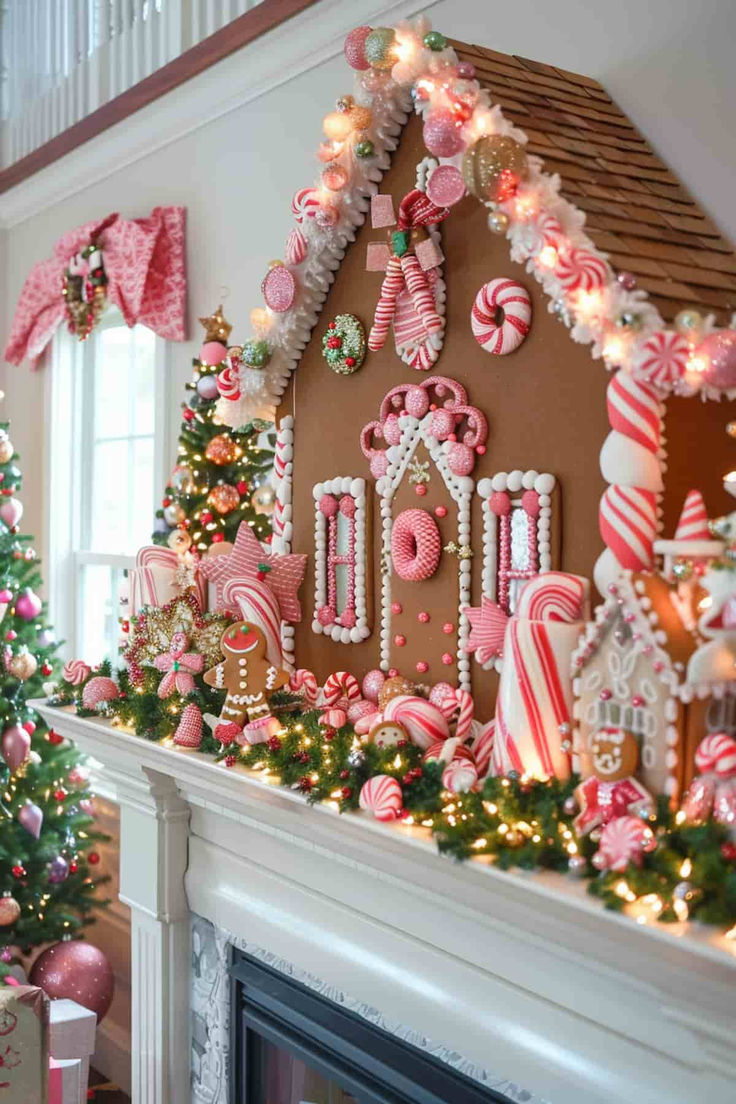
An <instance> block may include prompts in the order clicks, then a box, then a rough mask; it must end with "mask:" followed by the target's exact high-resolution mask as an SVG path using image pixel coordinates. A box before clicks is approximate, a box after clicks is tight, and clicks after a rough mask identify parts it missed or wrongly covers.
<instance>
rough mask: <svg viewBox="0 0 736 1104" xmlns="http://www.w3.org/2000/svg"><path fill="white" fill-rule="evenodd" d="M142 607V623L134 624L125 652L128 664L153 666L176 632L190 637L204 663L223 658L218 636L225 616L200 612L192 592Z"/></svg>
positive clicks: (210, 663)
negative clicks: (161, 604)
mask: <svg viewBox="0 0 736 1104" xmlns="http://www.w3.org/2000/svg"><path fill="white" fill-rule="evenodd" d="M143 610H144V612H145V617H144V618H143V622H142V624H139V623H138V622H134V623H133V626H132V632H131V641H130V646H129V648H128V649H127V651H126V652H125V657H126V659H127V660H128V662H129V663H131V662H132V664H133V665H135V666H148V667H150V666H152V665H153V661H154V659H155V658H156V656H158V655H161V653H162V652H168V650H169V647H170V646H171V638H172V636H173V635H174V633H176V632H183V633H184V634H185V635H186V636H187V637H188V638H189V644H190V650H191V651H193V652H198V653H199V654H200V655H203V656H204V659H205V664H206V666H208V667H210V666H212V665H213V664H215V663H219V662H220V660H221V659H222V653H221V652H220V639H221V637H222V634H223V632H224V631H225V628H226V626H227V624H228V621H227V618H226V617H224V616H223V615H222V614H220V613H201V611H200V610H199V607H198V606H197V602H196V600H195V599H194V598H193V597H192V595H191V594H181V595H179V596H178V597H176V598H172V599H171V601H170V602H167V603H166V605H165V606H144V607H143Z"/></svg>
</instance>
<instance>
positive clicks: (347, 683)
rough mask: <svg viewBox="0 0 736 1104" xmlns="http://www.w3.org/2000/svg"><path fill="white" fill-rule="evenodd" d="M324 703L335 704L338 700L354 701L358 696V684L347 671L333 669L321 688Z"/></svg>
mask: <svg viewBox="0 0 736 1104" xmlns="http://www.w3.org/2000/svg"><path fill="white" fill-rule="evenodd" d="M322 693H323V694H324V699H325V705H337V703H338V702H339V701H342V700H343V699H346V700H347V701H349V702H351V701H355V700H356V698H359V697H360V685H359V683H358V680H357V679H356V677H355V675H351V674H350V672H349V671H333V673H332V674H331V675H330V676H329V677H328V679H327V681H326V682H325V684H324V687H323V689H322Z"/></svg>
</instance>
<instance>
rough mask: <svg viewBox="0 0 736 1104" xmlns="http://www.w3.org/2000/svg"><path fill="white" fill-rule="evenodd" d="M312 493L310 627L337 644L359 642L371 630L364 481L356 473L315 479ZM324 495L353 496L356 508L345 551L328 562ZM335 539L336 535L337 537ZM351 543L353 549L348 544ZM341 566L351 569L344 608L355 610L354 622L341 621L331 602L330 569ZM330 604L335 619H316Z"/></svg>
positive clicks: (333, 581) (334, 586) (333, 584)
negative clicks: (312, 610)
mask: <svg viewBox="0 0 736 1104" xmlns="http://www.w3.org/2000/svg"><path fill="white" fill-rule="evenodd" d="M312 495H313V497H314V616H313V620H312V631H313V632H315V633H317V634H324V635H325V636H329V637H331V638H332V640H334V641H335V642H336V643H338V644H359V643H360V642H361V641H362V640H366V639H367V637H369V636H370V634H371V628H370V625H369V623H368V587H367V580H366V554H367V547H368V514H367V498H366V481H365V479H361V478H359V477H357V478H353V477H351V476H337V477H336V478H334V479H328V480H325V482H323V483H317V484H316V485H315V486H314V488H313V490H312ZM325 495H330V496H333V497H335V498H337V499H338V500H339V499H341V498H343V497H344V496H348V497H350V498H352V500H353V502H354V503H355V512H354V514H353V517H352V519H351V520H352V534H351V537H352V540H351V541H350V540H349V544H348V551H347V553H344V552H343V553H339V558H338V559H337V561H336V562H334V561H333V562H332V563H330V559H331V557H330V521H331V519H328V518H327V517H326V516H325V514H324V513H323V512H322V510H321V509H320V502H321V500H322V498H323V497H324V496H325ZM336 539H337V538H336ZM350 544H352V549H351V548H350ZM340 566H344V567H346V568H348V575H349V574H350V571H352V587H351V586H350V584H349V585H348V590H347V603H348V606H347V608H350V609H352V611H353V612H354V617H355V623H354V624H353V625H350V626H348V625H341V624H340V623H339V618H340V617H341V616H343V615H344V612H345V610H343V612H342V613H337V604H336V599H335V600H333V601H332V602H331V597H332V596H333V595H334V594H335V592H336V590H337V589H338V581H337V577H336V575H335V577H333V578H332V579H331V578H330V572H331V571H332V572H336V569H337V568H338V567H340ZM330 605H332V607H333V608H334V609H335V620H334V621H332V622H330V623H328V624H323V623H322V622H321V621H320V620H319V612H320V611H321V610H323V609H328V608H329V607H330Z"/></svg>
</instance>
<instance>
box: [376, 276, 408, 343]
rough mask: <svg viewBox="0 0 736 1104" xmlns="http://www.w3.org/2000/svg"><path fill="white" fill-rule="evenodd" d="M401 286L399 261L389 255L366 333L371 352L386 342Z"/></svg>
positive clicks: (402, 284) (402, 283) (401, 278)
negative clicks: (369, 328)
mask: <svg viewBox="0 0 736 1104" xmlns="http://www.w3.org/2000/svg"><path fill="white" fill-rule="evenodd" d="M403 286H404V274H403V272H402V271H401V261H400V260H399V258H398V257H391V258H390V259H389V262H388V264H387V265H386V275H385V276H384V278H383V283H382V284H381V294H380V296H379V299H378V303H377V304H376V313H375V315H374V316H373V325H372V326H371V332H370V333H369V335H368V348H369V349H370V350H371V352H373V353H376V352H378V350H379V349H382V348H383V346H384V344H385V342H386V338H387V337H388V331H389V330H390V328H391V322H392V321H393V317H394V311H395V309H396V300H397V298H398V296H399V292H400V291H401V289H402V288H403Z"/></svg>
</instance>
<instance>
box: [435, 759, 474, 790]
mask: <svg viewBox="0 0 736 1104" xmlns="http://www.w3.org/2000/svg"><path fill="white" fill-rule="evenodd" d="M477 781H478V771H477V768H476V766H475V763H472V762H471V761H470V760H469V759H465V758H462V759H459V758H458V759H453V760H452V762H451V763H448V765H447V766H446V767H445V769H444V771H443V772H442V785H443V786H444V787H445V789H446V790H449V791H450V793H456V794H457V793H468V791H469V790H472V788H473V786H474V785H475V784H476V782H477Z"/></svg>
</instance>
